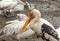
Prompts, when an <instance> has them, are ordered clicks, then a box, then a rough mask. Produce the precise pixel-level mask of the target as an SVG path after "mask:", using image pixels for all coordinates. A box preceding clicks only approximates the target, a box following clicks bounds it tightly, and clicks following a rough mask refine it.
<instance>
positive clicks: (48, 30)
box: [20, 9, 59, 41]
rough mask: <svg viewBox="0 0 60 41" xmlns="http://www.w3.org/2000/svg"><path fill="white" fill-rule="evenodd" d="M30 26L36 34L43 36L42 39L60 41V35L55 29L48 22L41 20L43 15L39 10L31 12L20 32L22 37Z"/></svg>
mask: <svg viewBox="0 0 60 41" xmlns="http://www.w3.org/2000/svg"><path fill="white" fill-rule="evenodd" d="M29 22H30V23H29ZM28 24H29V26H30V28H31V29H32V30H33V31H34V32H36V33H37V34H39V35H40V36H42V38H43V39H45V40H46V41H48V40H49V41H59V37H58V33H57V32H56V30H55V28H54V27H53V25H52V24H50V23H49V22H48V21H47V20H45V19H42V18H41V13H40V11H39V10H37V9H33V10H31V12H30V15H29V16H28V19H27V20H26V22H25V23H24V25H23V26H22V28H21V30H20V34H21V35H22V32H23V31H24V29H25V28H26V26H27V25H28Z"/></svg>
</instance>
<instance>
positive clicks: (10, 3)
mask: <svg viewBox="0 0 60 41" xmlns="http://www.w3.org/2000/svg"><path fill="white" fill-rule="evenodd" d="M17 5H19V6H20V7H21V5H23V6H24V5H25V3H24V2H22V1H21V0H15V1H14V0H1V1H0V10H2V12H1V13H3V15H5V16H6V17H11V16H15V15H16V14H15V13H16V12H17V11H19V10H17V9H18V8H19V6H17ZM16 7H17V8H16ZM15 11H16V12H15Z"/></svg>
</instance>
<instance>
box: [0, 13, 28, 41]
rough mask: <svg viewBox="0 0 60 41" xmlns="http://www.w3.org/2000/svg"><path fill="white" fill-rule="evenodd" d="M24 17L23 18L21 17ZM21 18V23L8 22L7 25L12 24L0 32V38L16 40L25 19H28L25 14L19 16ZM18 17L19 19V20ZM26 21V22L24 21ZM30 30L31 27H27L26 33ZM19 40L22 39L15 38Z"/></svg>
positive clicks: (16, 21)
mask: <svg viewBox="0 0 60 41" xmlns="http://www.w3.org/2000/svg"><path fill="white" fill-rule="evenodd" d="M20 15H22V17H23V18H22V17H21V16H20ZM19 16H20V17H21V19H20V21H19V20H14V21H8V22H7V23H10V22H11V23H10V24H7V25H6V26H5V27H4V28H2V29H1V30H0V38H3V37H9V38H12V39H13V38H15V37H16V36H17V35H18V34H19V31H20V29H21V27H22V25H23V23H24V22H25V19H24V18H25V17H27V16H26V15H25V14H19ZM19 16H18V18H19ZM23 19H24V20H23ZM27 29H29V25H28V26H27V28H26V29H25V31H26V30H27ZM15 39H17V40H18V41H20V38H19V39H18V38H15Z"/></svg>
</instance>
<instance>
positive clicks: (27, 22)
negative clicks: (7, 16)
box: [20, 16, 31, 35]
mask: <svg viewBox="0 0 60 41" xmlns="http://www.w3.org/2000/svg"><path fill="white" fill-rule="evenodd" d="M30 20H31V17H30V16H28V18H27V20H26V22H25V23H24V25H23V26H22V28H21V30H20V35H22V33H23V31H24V29H25V28H26V26H27V25H28V24H29V22H30Z"/></svg>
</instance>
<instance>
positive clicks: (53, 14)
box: [0, 0, 60, 41]
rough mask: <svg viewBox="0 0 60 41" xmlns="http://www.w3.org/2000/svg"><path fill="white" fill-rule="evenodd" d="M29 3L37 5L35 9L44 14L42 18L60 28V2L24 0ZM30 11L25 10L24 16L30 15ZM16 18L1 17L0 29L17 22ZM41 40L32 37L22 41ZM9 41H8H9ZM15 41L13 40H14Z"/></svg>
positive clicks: (53, 0)
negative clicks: (10, 22)
mask: <svg viewBox="0 0 60 41" xmlns="http://www.w3.org/2000/svg"><path fill="white" fill-rule="evenodd" d="M23 1H24V2H25V1H28V2H29V3H32V4H34V5H35V9H38V10H40V11H41V13H42V18H44V19H46V20H48V21H49V22H50V23H51V24H52V25H53V26H54V27H55V28H58V27H59V26H60V22H59V21H60V0H33V1H32V0H23ZM28 12H29V11H28V10H27V9H26V10H24V11H23V12H21V13H23V14H27V15H28ZM15 19H16V17H11V18H6V17H5V16H3V15H0V29H1V28H3V27H4V26H5V25H6V24H5V23H6V22H7V21H10V20H15ZM40 40H41V39H40V38H36V37H35V36H31V37H28V38H25V39H21V41H40ZM0 41H1V40H0ZM7 41H8V40H7ZM12 41H13V40H12Z"/></svg>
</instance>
